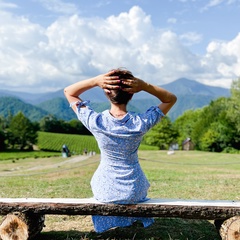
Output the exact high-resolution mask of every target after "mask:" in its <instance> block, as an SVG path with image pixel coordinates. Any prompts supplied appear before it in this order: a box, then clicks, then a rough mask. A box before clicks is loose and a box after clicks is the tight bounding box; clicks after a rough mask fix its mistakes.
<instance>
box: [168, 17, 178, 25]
mask: <svg viewBox="0 0 240 240" xmlns="http://www.w3.org/2000/svg"><path fill="white" fill-rule="evenodd" d="M167 22H168V23H172V24H175V23H177V19H176V18H169V19H168V20H167Z"/></svg>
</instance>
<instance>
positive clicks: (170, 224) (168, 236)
mask: <svg viewBox="0 0 240 240" xmlns="http://www.w3.org/2000/svg"><path fill="white" fill-rule="evenodd" d="M90 239H93V240H94V239H108V240H110V239H114V240H120V239H121V240H123V239H132V240H133V239H134V240H143V239H146V240H220V239H221V237H220V236H219V234H218V231H217V230H216V229H215V227H214V225H213V224H211V223H210V222H209V221H206V220H189V219H176V218H157V219H156V220H155V223H154V224H153V225H152V226H150V227H148V228H143V227H140V226H134V227H133V226H131V227H127V228H116V229H112V230H109V231H106V232H104V233H101V234H97V233H95V232H81V231H64V232H60V231H59V232H54V231H51V232H42V233H41V234H39V235H38V236H37V237H35V238H34V240H90Z"/></svg>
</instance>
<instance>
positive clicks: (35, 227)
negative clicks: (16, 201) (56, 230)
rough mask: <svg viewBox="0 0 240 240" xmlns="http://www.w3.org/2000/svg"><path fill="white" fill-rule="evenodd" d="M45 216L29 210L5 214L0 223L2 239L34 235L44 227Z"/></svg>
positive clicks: (25, 238) (18, 239)
mask: <svg viewBox="0 0 240 240" xmlns="http://www.w3.org/2000/svg"><path fill="white" fill-rule="evenodd" d="M44 220H45V216H44V215H41V214H34V213H31V212H26V213H22V212H12V213H9V214H7V215H6V216H5V217H4V218H3V220H2V223H1V225H0V238H1V239H2V240H27V239H31V238H33V237H35V236H36V235H37V234H38V233H40V232H41V231H42V229H43V227H44Z"/></svg>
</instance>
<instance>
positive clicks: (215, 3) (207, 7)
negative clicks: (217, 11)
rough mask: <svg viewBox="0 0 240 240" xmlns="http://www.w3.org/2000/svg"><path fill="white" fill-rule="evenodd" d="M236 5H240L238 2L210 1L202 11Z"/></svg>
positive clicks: (233, 0)
mask: <svg viewBox="0 0 240 240" xmlns="http://www.w3.org/2000/svg"><path fill="white" fill-rule="evenodd" d="M236 3H240V1H239V0H210V1H209V2H208V3H207V4H206V5H205V6H204V7H203V8H202V11H205V10H208V9H210V8H213V7H216V6H219V5H221V4H227V5H231V4H236Z"/></svg>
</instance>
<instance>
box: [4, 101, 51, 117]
mask: <svg viewBox="0 0 240 240" xmlns="http://www.w3.org/2000/svg"><path fill="white" fill-rule="evenodd" d="M20 111H21V112H22V113H23V114H24V115H25V116H26V117H27V118H29V119H30V120H31V121H33V122H34V121H39V120H40V119H42V118H43V117H44V116H46V115H48V114H49V113H48V112H47V111H45V110H43V109H41V108H39V107H37V106H34V105H31V104H29V103H25V102H23V101H22V100H20V99H18V98H15V97H0V116H3V117H7V116H9V114H12V115H13V116H14V115H16V114H17V113H18V112H20Z"/></svg>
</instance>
